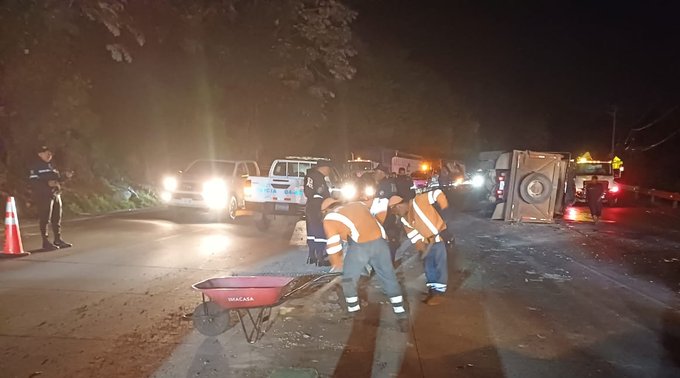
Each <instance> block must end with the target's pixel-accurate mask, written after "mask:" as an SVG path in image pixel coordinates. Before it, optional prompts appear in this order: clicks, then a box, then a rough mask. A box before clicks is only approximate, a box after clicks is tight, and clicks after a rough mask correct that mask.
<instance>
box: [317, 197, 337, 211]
mask: <svg viewBox="0 0 680 378" xmlns="http://www.w3.org/2000/svg"><path fill="white" fill-rule="evenodd" d="M338 202H340V201H338V200H336V199H334V198H326V199H325V200H323V202H321V211H326V209H328V208H329V207H331V206H333V205H334V204H336V203H338Z"/></svg>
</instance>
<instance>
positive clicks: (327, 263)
mask: <svg viewBox="0 0 680 378" xmlns="http://www.w3.org/2000/svg"><path fill="white" fill-rule="evenodd" d="M316 266H331V263H330V261H328V260H323V259H322V260H317V261H316Z"/></svg>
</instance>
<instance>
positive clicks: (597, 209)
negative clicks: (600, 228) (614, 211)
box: [586, 176, 604, 223]
mask: <svg viewBox="0 0 680 378" xmlns="http://www.w3.org/2000/svg"><path fill="white" fill-rule="evenodd" d="M603 195H604V185H602V183H600V182H598V177H597V176H593V177H592V178H591V179H590V181H589V182H586V202H588V207H589V208H590V216H591V217H593V221H595V223H597V222H598V221H599V220H600V217H601V216H602V196H603Z"/></svg>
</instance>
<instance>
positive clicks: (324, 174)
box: [304, 160, 331, 266]
mask: <svg viewBox="0 0 680 378" xmlns="http://www.w3.org/2000/svg"><path fill="white" fill-rule="evenodd" d="M330 173H331V164H330V162H329V161H328V160H320V161H319V162H318V163H317V164H316V166H315V167H312V168H310V169H309V170H308V171H307V175H306V176H305V181H304V184H305V190H304V193H305V197H307V204H306V205H305V218H306V222H307V247H309V256H308V258H307V263H308V264H316V265H317V266H329V265H330V263H329V262H328V261H326V260H325V258H326V233H325V232H324V229H323V218H322V217H321V202H323V200H324V199H326V198H330V196H331V192H330V179H329V178H328V175H330Z"/></svg>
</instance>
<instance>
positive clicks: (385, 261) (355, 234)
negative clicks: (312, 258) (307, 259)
mask: <svg viewBox="0 0 680 378" xmlns="http://www.w3.org/2000/svg"><path fill="white" fill-rule="evenodd" d="M321 210H322V211H323V213H324V220H323V226H324V230H325V231H326V235H327V236H328V241H327V242H326V245H327V247H326V252H327V253H328V258H329V260H330V262H331V266H333V269H334V270H342V290H343V292H344V294H345V301H346V302H347V311H348V312H349V313H350V314H355V313H357V312H358V311H359V310H360V309H361V305H360V303H359V295H358V292H357V282H358V280H359V277H360V276H361V274H362V272H363V270H364V268H365V267H366V265H370V266H371V267H372V268H373V270H374V271H375V272H376V275H377V276H378V279H379V280H380V285H381V287H382V289H383V292H384V293H385V295H387V297H388V298H389V299H390V303H391V304H392V311H394V313H395V315H396V316H397V318H398V319H400V326H401V327H402V329H404V328H403V324H402V323H403V321H404V320H406V317H407V314H406V309H405V308H404V298H403V296H402V291H401V287H400V286H399V281H398V280H397V275H396V273H395V272H394V267H393V266H392V261H391V260H390V250H389V247H388V246H387V240H386V237H387V236H386V235H385V230H384V229H383V227H382V226H381V225H380V222H378V220H376V219H375V218H374V217H373V215H371V213H370V211H369V207H368V205H366V204H365V203H363V202H350V203H348V204H344V205H342V204H341V203H340V201H338V200H335V199H332V198H329V199H325V200H324V201H323V204H322V205H321ZM343 242H346V243H347V250H346V251H345V254H344V255H345V257H344V261H343V254H342V251H343V246H342V243H343Z"/></svg>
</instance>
